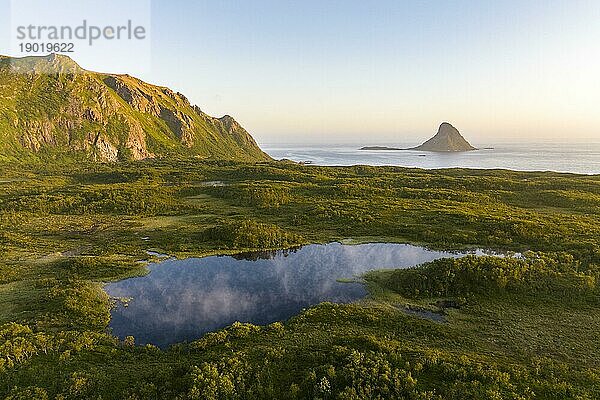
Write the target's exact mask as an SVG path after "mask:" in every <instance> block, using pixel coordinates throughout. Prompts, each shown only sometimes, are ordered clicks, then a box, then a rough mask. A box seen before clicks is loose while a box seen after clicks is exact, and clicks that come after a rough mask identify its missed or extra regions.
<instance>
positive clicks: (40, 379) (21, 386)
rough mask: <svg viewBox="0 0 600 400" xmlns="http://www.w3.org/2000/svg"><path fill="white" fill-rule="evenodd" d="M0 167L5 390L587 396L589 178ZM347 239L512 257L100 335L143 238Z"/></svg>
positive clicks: (184, 247)
mask: <svg viewBox="0 0 600 400" xmlns="http://www.w3.org/2000/svg"><path fill="white" fill-rule="evenodd" d="M0 171H1V174H0V398H3V397H6V398H9V399H19V398H27V399H30V398H38V399H44V398H55V397H56V398H66V399H88V398H94V399H123V398H125V399H156V398H160V399H173V398H179V399H255V398H266V399H402V398H405V399H435V400H441V399H461V400H462V399H595V398H598V397H600V367H599V366H600V352H599V351H598V349H597V343H598V340H600V337H599V336H598V332H600V313H598V312H597V311H598V307H599V306H600V289H599V287H598V280H599V279H600V275H599V270H600V214H599V213H598V209H599V208H600V177H597V176H578V175H570V174H556V173H524V172H510V171H479V170H477V171H474V170H459V169H453V170H438V171H424V170H416V169H404V168H396V167H348V168H325V167H305V166H299V165H295V164H292V163H285V162H278V163H258V164H246V163H232V162H225V161H214V162H208V161H199V160H193V161H190V160H187V161H183V160H182V161H179V160H164V159H162V160H149V161H145V162H124V163H118V164H85V163H82V164H81V165H78V166H74V167H73V166H70V167H68V168H63V167H61V166H59V165H56V164H55V165H52V166H49V167H47V166H44V167H41V166H40V167H38V166H36V165H32V166H27V167H25V166H19V167H18V168H17V167H14V166H11V165H9V164H0ZM146 237H147V238H148V239H147V240H144V239H143V238H146ZM264 238H269V240H265V239H264ZM342 239H352V240H353V241H396V242H411V243H417V244H425V245H427V246H429V247H436V248H445V249H459V248H473V247H486V248H492V249H501V250H513V251H519V252H522V253H523V257H522V258H521V259H512V258H510V259H509V258H507V259H499V258H494V257H484V258H471V257H468V258H465V259H461V260H441V261H437V262H434V263H430V264H426V265H424V266H421V267H418V268H416V269H413V270H399V271H377V272H373V273H369V274H367V276H366V277H365V278H366V280H367V284H368V287H369V289H370V292H371V297H370V298H369V299H366V300H365V301H363V302H360V303H357V304H348V305H334V304H321V305H319V306H316V307H313V308H311V309H309V310H306V311H305V312H303V313H301V314H300V315H298V316H296V317H294V318H292V319H291V320H289V321H286V322H285V323H275V324H272V325H269V326H264V327H258V326H253V325H249V324H235V325H233V326H232V327H230V328H228V329H226V330H223V331H221V332H216V333H212V334H208V335H206V336H205V337H203V338H200V339H199V340H198V341H195V342H193V343H189V344H182V345H177V346H174V347H173V348H171V349H169V350H167V351H162V350H159V349H157V348H155V347H152V346H145V347H138V346H134V345H133V344H134V342H135V339H134V338H129V339H127V340H125V341H119V340H117V339H115V338H114V337H112V336H110V335H109V334H108V333H107V332H106V326H107V324H108V321H109V317H110V313H109V310H110V300H109V299H108V298H107V296H106V295H105V294H104V292H103V291H102V290H101V284H102V283H103V282H108V281H112V280H115V279H122V278H124V277H128V276H134V275H137V274H143V273H144V268H143V266H141V265H140V264H139V263H137V261H138V260H140V259H146V258H147V257H148V256H147V255H146V253H145V250H147V249H154V250H156V251H159V252H166V253H169V254H173V255H176V256H179V257H185V256H192V255H195V256H198V255H206V254H214V253H231V252H238V251H243V250H245V249H247V248H277V247H287V246H293V245H296V244H302V243H309V242H328V241H332V240H342ZM373 268H374V269H376V268H377V266H376V265H374V266H373ZM428 313H433V314H437V315H439V316H442V317H443V318H444V322H436V321H431V320H429V319H427V318H423V317H420V316H419V315H425V316H426V315H428Z"/></svg>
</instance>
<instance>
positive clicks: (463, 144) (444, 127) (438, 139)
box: [409, 122, 477, 152]
mask: <svg viewBox="0 0 600 400" xmlns="http://www.w3.org/2000/svg"><path fill="white" fill-rule="evenodd" d="M409 150H420V151H436V152H458V151H471V150H477V149H476V148H475V147H473V146H471V144H470V143H469V142H467V140H466V139H465V138H464V137H463V136H462V135H461V134H460V132H459V131H458V129H456V128H455V127H453V126H452V125H450V124H449V123H448V122H444V123H442V124H441V125H440V128H439V129H438V132H437V134H436V135H435V136H434V137H432V138H431V139H429V140H428V141H426V142H425V143H423V144H422V145H420V146H417V147H414V148H412V149H409Z"/></svg>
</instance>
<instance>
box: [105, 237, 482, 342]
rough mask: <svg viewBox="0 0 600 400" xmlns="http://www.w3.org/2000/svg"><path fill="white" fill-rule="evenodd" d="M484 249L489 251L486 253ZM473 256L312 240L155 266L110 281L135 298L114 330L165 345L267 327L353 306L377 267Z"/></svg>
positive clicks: (114, 292) (118, 314)
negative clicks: (311, 310) (313, 311)
mask: <svg viewBox="0 0 600 400" xmlns="http://www.w3.org/2000/svg"><path fill="white" fill-rule="evenodd" d="M478 254H481V253H479V252H478ZM464 255H466V253H448V252H440V251H431V250H427V249H425V248H422V247H417V246H411V245H405V244H392V243H371V244H360V245H343V244H340V243H331V244H327V245H309V246H304V247H302V248H300V249H296V250H287V251H276V252H258V253H248V254H240V255H235V256H215V257H204V258H192V259H186V260H175V259H168V260H165V261H162V262H160V263H156V264H150V266H149V269H150V273H149V274H148V275H146V276H143V277H137V278H131V279H126V280H123V281H120V282H115V283H111V284H108V285H106V287H105V290H106V292H107V293H108V294H109V295H110V296H111V297H123V298H130V301H128V302H127V306H125V305H124V304H122V303H121V302H119V303H118V305H117V306H116V307H115V309H114V310H113V311H112V320H111V322H110V328H112V331H113V333H114V334H115V335H116V336H118V337H120V338H124V337H125V336H129V335H131V336H134V337H135V338H136V343H138V344H147V343H152V344H154V345H157V346H160V347H165V346H168V345H170V344H173V343H178V342H184V341H191V340H194V339H197V338H199V337H201V336H202V335H203V334H205V333H207V332H211V331H216V330H219V329H222V328H224V327H226V326H229V325H231V324H232V323H234V322H236V321H240V322H251V323H253V324H256V325H264V324H268V323H271V322H275V321H282V320H286V319H288V318H290V317H291V316H293V315H295V314H298V313H299V312H300V311H302V309H304V308H307V307H310V306H313V305H315V304H318V303H321V302H324V301H330V302H336V303H348V302H352V301H356V300H359V299H361V298H363V297H364V296H365V295H366V294H367V291H366V289H365V287H364V285H362V284H360V283H356V282H353V283H345V282H339V280H340V279H353V278H356V277H358V276H360V275H361V274H363V273H364V272H366V271H369V270H374V269H389V268H408V267H412V266H415V265H418V264H422V263H424V262H428V261H432V260H435V259H438V258H445V257H461V256H464Z"/></svg>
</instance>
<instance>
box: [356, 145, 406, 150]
mask: <svg viewBox="0 0 600 400" xmlns="http://www.w3.org/2000/svg"><path fill="white" fill-rule="evenodd" d="M360 150H404V149H399V148H397V147H387V146H366V147H363V148H361V149H360Z"/></svg>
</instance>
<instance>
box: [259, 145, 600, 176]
mask: <svg viewBox="0 0 600 400" xmlns="http://www.w3.org/2000/svg"><path fill="white" fill-rule="evenodd" d="M371 145H372V144H369V146H371ZM377 145H378V146H388V147H399V148H408V147H410V146H411V144H407V145H406V146H402V145H398V144H377ZM412 145H414V144H412ZM362 146H364V145H351V144H339V145H331V144H329V145H323V144H318V145H281V144H263V145H262V146H261V147H262V148H263V150H265V151H266V152H267V153H268V154H269V155H270V156H271V157H273V158H275V159H289V160H292V161H297V162H303V163H306V164H311V165H319V166H350V165H373V166H385V165H388V166H389V165H391V166H401V167H409V168H424V169H441V168H475V169H508V170H514V171H554V172H566V173H575V174H586V175H597V174H600V142H598V143H591V144H590V143H585V144H583V143H510V144H489V145H483V146H480V147H479V150H477V151H470V152H461V153H433V152H426V151H413V150H402V151H396V150H359V149H360V148H361V147H362Z"/></svg>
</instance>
